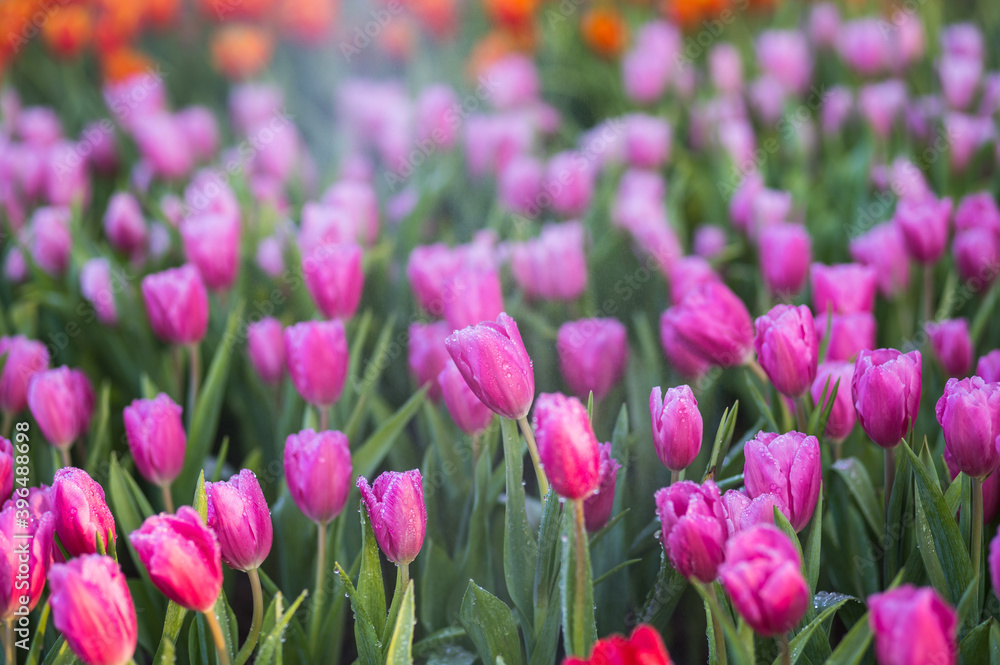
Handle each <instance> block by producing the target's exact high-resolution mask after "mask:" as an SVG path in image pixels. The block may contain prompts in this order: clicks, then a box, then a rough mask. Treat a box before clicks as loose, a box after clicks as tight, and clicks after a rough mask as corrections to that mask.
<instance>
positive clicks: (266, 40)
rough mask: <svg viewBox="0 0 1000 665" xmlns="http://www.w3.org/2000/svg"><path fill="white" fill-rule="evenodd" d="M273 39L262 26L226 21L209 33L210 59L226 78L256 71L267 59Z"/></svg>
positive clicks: (239, 77) (250, 74) (260, 68)
mask: <svg viewBox="0 0 1000 665" xmlns="http://www.w3.org/2000/svg"><path fill="white" fill-rule="evenodd" d="M273 50H274V42H273V40H272V38H271V35H270V34H269V33H268V32H266V31H265V30H264V29H263V28H261V27H258V26H255V25H248V24H233V25H227V26H224V27H222V28H219V30H218V31H217V32H216V33H215V36H214V37H212V61H213V63H214V65H215V68H216V69H217V70H219V71H220V72H221V73H222V74H223V75H224V76H226V77H227V78H229V79H233V80H239V79H245V78H249V77H251V76H254V75H255V74H258V73H259V72H260V71H261V70H262V69H264V67H266V66H267V65H268V63H270V62H271V53H272V51H273Z"/></svg>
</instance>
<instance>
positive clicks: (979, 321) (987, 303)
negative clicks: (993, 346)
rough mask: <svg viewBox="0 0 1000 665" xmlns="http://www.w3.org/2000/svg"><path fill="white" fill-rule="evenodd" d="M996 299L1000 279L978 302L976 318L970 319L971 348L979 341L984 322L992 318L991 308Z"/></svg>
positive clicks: (984, 325)
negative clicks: (981, 300)
mask: <svg viewBox="0 0 1000 665" xmlns="http://www.w3.org/2000/svg"><path fill="white" fill-rule="evenodd" d="M998 299H1000V280H996V281H994V282H993V284H992V285H991V286H990V290H989V293H987V294H986V297H985V298H984V299H983V302H981V303H980V304H979V309H978V310H977V311H976V318H974V319H973V320H972V327H971V328H970V330H969V336H970V337H971V338H972V346H973V348H975V347H976V344H977V343H978V342H979V338H980V336H982V334H983V330H985V329H986V324H987V323H989V322H990V321H991V320H992V317H993V310H994V309H996V306H997V300H998Z"/></svg>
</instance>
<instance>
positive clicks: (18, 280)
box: [3, 247, 28, 284]
mask: <svg viewBox="0 0 1000 665" xmlns="http://www.w3.org/2000/svg"><path fill="white" fill-rule="evenodd" d="M3 276H4V277H5V278H6V279H7V281H8V282H10V283H11V284H23V283H24V282H26V281H27V280H28V262H27V261H26V260H25V258H24V252H22V251H21V248H20V247H11V248H10V251H9V252H7V258H6V259H4V262H3Z"/></svg>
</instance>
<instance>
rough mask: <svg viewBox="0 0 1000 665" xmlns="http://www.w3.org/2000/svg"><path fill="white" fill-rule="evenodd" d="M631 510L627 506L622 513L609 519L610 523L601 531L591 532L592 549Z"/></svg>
mask: <svg viewBox="0 0 1000 665" xmlns="http://www.w3.org/2000/svg"><path fill="white" fill-rule="evenodd" d="M629 510H630V509H629V508H626V509H625V510H623V511H621V512H620V513H618V514H617V515H615V516H614V517H612V518H611V519H609V520H608V523H607V524H605V525H604V526H602V527H601V528H600V530H599V531H596V532H594V533H593V534H591V536H590V547H591V549H593V547H594V546H595V545H597V543H599V542H601V540H603V539H604V536H606V535H608V532H609V531H611V530H612V529H613V528H615V526H617V524H618V523H619V522H621V521H622V519H624V518H625V516H626V515H628V512H629Z"/></svg>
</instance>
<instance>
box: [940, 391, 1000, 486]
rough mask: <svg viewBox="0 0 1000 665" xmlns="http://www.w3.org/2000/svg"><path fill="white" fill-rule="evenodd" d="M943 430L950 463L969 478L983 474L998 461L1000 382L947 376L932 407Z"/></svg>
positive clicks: (991, 469) (988, 472)
mask: <svg viewBox="0 0 1000 665" xmlns="http://www.w3.org/2000/svg"><path fill="white" fill-rule="evenodd" d="M934 411H935V413H936V415H937V421H938V424H939V425H941V429H942V430H943V431H944V442H945V449H946V451H947V454H948V456H949V457H950V458H951V461H952V464H953V465H954V466H955V468H957V469H958V470H959V471H962V472H963V473H965V474H966V475H968V476H971V477H973V478H985V477H986V476H988V475H989V474H991V473H993V471H994V470H995V469H996V468H997V465H1000V454H998V452H997V447H996V441H997V437H998V436H1000V384H996V383H986V382H985V381H983V380H982V379H981V378H980V377H978V376H974V377H972V378H971V379H962V380H961V381H959V380H958V379H948V383H947V384H945V388H944V394H943V395H942V396H941V398H940V399H939V400H938V402H937V405H936V406H935V409H934Z"/></svg>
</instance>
